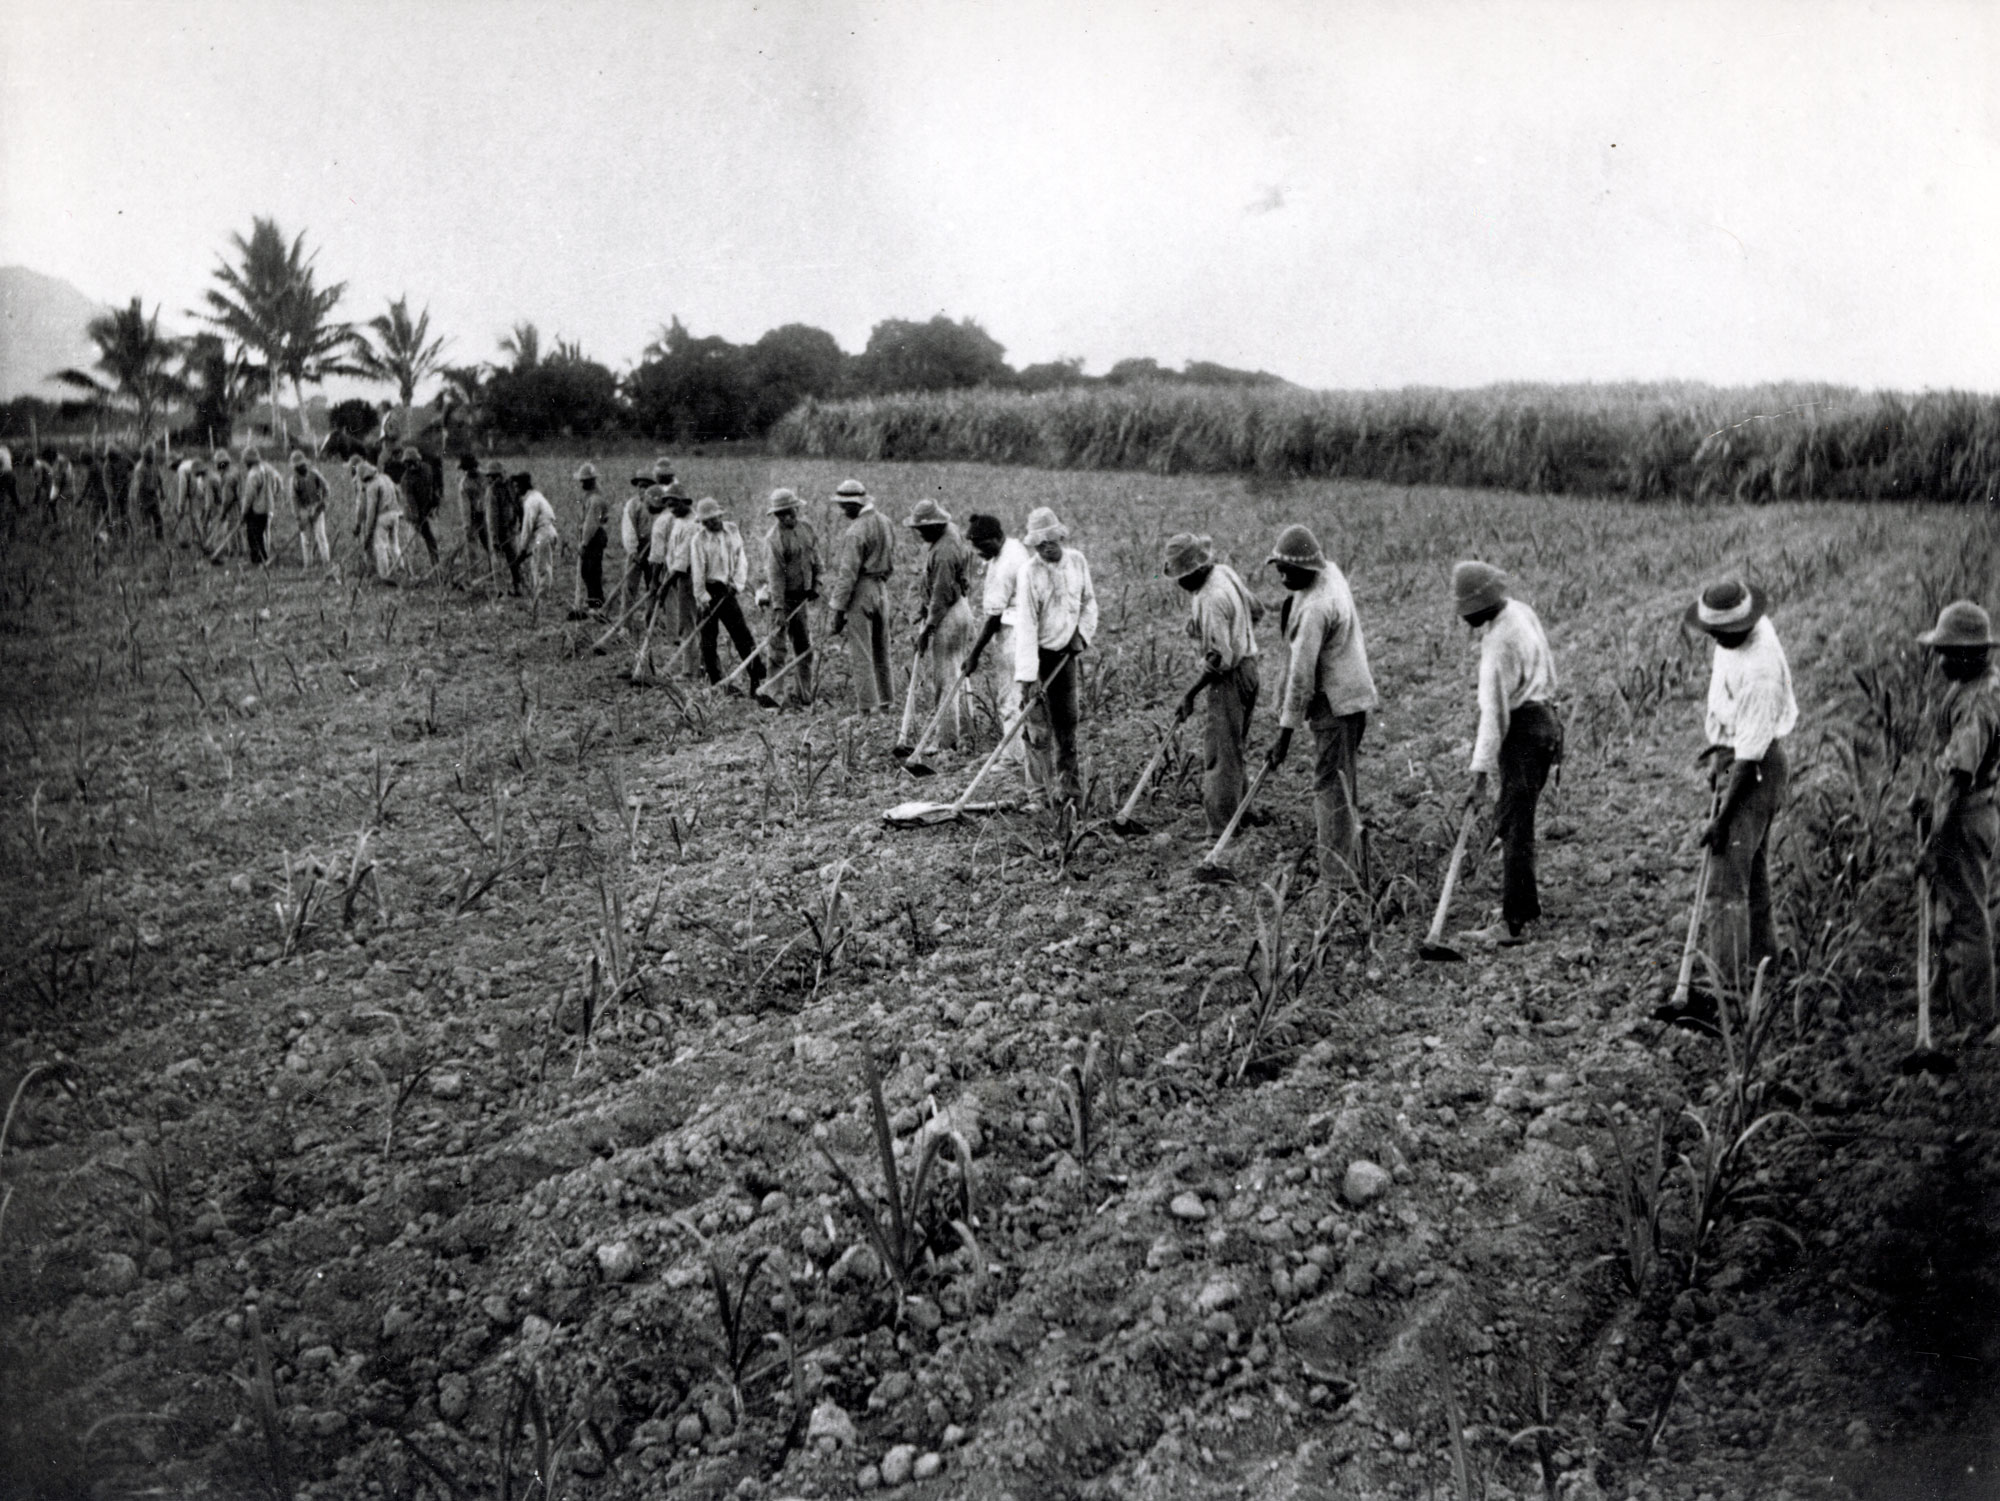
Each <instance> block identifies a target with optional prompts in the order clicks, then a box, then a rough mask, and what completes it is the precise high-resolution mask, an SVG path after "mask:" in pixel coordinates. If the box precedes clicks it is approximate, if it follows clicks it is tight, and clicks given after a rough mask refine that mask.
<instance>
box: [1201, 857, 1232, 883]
mask: <svg viewBox="0 0 2000 1501" xmlns="http://www.w3.org/2000/svg"><path fill="white" fill-rule="evenodd" d="M1194 878H1195V879H1196V880H1197V881H1205V882H1207V883H1208V884H1209V885H1210V886H1227V885H1229V884H1230V883H1231V882H1232V881H1234V880H1235V879H1236V872H1235V871H1233V870H1231V869H1230V868H1229V867H1228V866H1226V865H1217V864H1214V863H1212V862H1210V861H1207V860H1204V861H1202V862H1201V864H1199V865H1197V866H1196V867H1195V868H1194Z"/></svg>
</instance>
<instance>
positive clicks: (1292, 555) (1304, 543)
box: [1264, 523, 1326, 569]
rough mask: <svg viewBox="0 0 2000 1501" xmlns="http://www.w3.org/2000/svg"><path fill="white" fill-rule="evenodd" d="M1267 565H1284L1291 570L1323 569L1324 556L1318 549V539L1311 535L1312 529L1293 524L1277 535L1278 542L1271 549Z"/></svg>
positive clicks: (1324, 565)
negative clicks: (1291, 568)
mask: <svg viewBox="0 0 2000 1501" xmlns="http://www.w3.org/2000/svg"><path fill="white" fill-rule="evenodd" d="M1264 561H1265V562H1267V563H1285V564H1288V565H1290V566H1291V567H1293V568H1314V569H1318V568H1324V567H1326V554H1325V553H1323V552H1321V551H1320V549H1319V538H1317V537H1315V536H1314V535H1313V534H1312V528H1311V527H1307V526H1300V525H1298V524H1296V523H1294V524H1293V525H1291V526H1288V527H1286V528H1285V529H1284V530H1283V531H1282V532H1279V533H1278V542H1277V545H1276V546H1275V547H1273V548H1272V549H1271V556H1270V557H1268V558H1266V559H1265V560H1264Z"/></svg>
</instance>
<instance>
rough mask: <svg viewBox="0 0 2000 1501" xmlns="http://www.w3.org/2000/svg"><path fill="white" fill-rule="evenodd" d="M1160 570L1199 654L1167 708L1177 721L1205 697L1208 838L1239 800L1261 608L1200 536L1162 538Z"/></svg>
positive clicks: (1254, 705) (1204, 773)
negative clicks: (1191, 679)
mask: <svg viewBox="0 0 2000 1501" xmlns="http://www.w3.org/2000/svg"><path fill="white" fill-rule="evenodd" d="M1165 571H1166V575H1167V577H1168V578H1170V579H1172V580H1173V581H1174V582H1175V583H1176V584H1179V585H1180V586H1181V588H1183V589H1185V590H1186V591H1187V592H1188V594H1189V595H1190V596H1191V598H1190V599H1189V600H1188V620H1187V633H1188V635H1189V637H1190V638H1192V639H1193V641H1194V645H1195V650H1196V651H1197V652H1199V653H1200V654H1201V667H1202V674H1201V678H1200V680H1199V681H1197V682H1196V683H1195V685H1194V686H1193V687H1192V688H1189V689H1188V691H1187V692H1186V693H1185V694H1183V695H1182V696H1181V701H1180V703H1179V704H1178V705H1176V706H1175V708H1174V723H1175V724H1181V723H1183V722H1185V721H1186V720H1187V719H1188V717H1189V716H1190V715H1192V714H1193V713H1194V704H1195V700H1196V699H1197V698H1199V697H1201V695H1202V694H1203V693H1204V692H1206V693H1207V694H1208V728H1207V730H1206V732H1205V734H1204V736H1203V741H1202V778H1201V808H1202V812H1203V814H1204V815H1205V816H1206V817H1207V819H1208V833H1209V837H1210V838H1211V839H1213V838H1216V837H1217V836H1219V835H1220V834H1221V833H1222V831H1223V829H1224V828H1226V827H1227V826H1228V824H1229V819H1230V815H1231V814H1233V813H1234V812H1235V811H1236V805H1237V804H1238V803H1240V802H1242V801H1243V748H1244V745H1245V744H1246V743H1247V742H1248V741H1249V738H1250V716H1251V715H1252V714H1253V713H1254V712H1255V711H1256V708H1257V690H1258V687H1259V679H1258V671H1257V668H1258V663H1257V632H1256V625H1257V622H1258V621H1260V620H1262V619H1263V618H1264V606H1263V604H1262V603H1261V602H1260V601H1259V600H1258V598H1257V596H1256V595H1254V594H1252V593H1251V592H1250V590H1249V588H1248V587H1247V586H1246V585H1245V584H1244V582H1243V578H1242V575H1240V574H1239V573H1237V571H1236V570H1235V569H1234V568H1231V567H1230V566H1229V565H1228V564H1227V563H1218V562H1216V561H1215V546H1214V544H1213V543H1212V542H1211V541H1210V540H1209V539H1208V538H1207V537H1196V536H1193V535H1191V534H1189V533H1187V532H1182V533H1181V534H1180V535H1179V536H1176V537H1171V538H1169V539H1168V541H1167V555H1166V570H1165Z"/></svg>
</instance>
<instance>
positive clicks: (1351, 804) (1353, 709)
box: [1264, 525, 1380, 891]
mask: <svg viewBox="0 0 2000 1501" xmlns="http://www.w3.org/2000/svg"><path fill="white" fill-rule="evenodd" d="M1269 561H1270V563H1271V565H1272V566H1273V567H1275V568H1276V569H1277V570H1278V577H1279V578H1281V579H1282V580H1283V581H1284V585H1285V588H1286V589H1287V590H1289V591H1290V597H1289V598H1288V599H1286V601H1285V603H1284V607H1283V608H1282V609H1281V610H1280V611H1279V612H1278V630H1279V633H1280V634H1281V635H1282V636H1283V637H1284V638H1285V643H1286V645H1287V646H1289V647H1290V649H1291V659H1290V661H1289V662H1288V663H1287V664H1286V667H1285V686H1284V688H1283V690H1282V693H1281V696H1280V697H1279V700H1278V738H1277V739H1276V740H1275V741H1273V742H1272V744H1271V750H1270V753H1269V754H1268V755H1267V756H1266V757H1265V762H1264V764H1265V766H1266V768H1267V769H1269V770H1271V771H1276V770H1277V769H1278V768H1279V767H1280V766H1282V765H1284V764H1285V757H1286V756H1287V755H1289V754H1290V753H1291V748H1292V734H1293V732H1294V731H1295V730H1297V729H1298V728H1299V726H1300V725H1310V726H1311V728H1312V732H1313V741H1314V744H1315V747H1316V751H1317V754H1316V756H1315V758H1314V763H1313V826H1314V831H1315V834H1316V836H1317V845H1318V850H1319V879H1320V887H1321V890H1322V891H1331V890H1332V889H1333V882H1334V880H1335V879H1336V878H1337V876H1338V874H1339V872H1341V871H1342V870H1345V871H1346V872H1347V873H1348V874H1349V875H1350V876H1351V877H1352V878H1353V880H1354V881H1355V883H1356V884H1357V885H1358V884H1360V882H1361V880H1362V869H1361V799H1360V792H1359V789H1358V786H1357V783H1356V771H1357V768H1358V763H1359V760H1360V753H1361V737H1362V735H1363V734H1364V733H1365V732H1366V731H1367V729H1368V711H1369V710H1370V709H1372V708H1374V707H1375V705H1376V704H1377V703H1379V702H1380V699H1379V698H1378V697H1377V696H1376V693H1375V679H1374V677H1373V676H1372V675H1371V674H1370V673H1369V671H1368V647H1367V644H1366V642H1364V641H1363V640H1362V636H1361V616H1360V615H1359V614H1358V613H1357V612H1356V611H1355V608H1354V595H1353V593H1352V592H1351V591H1350V590H1349V589H1348V587H1347V578H1346V576H1345V575H1344V574H1342V573H1341V571H1340V570H1339V569H1338V568H1336V567H1335V566H1334V565H1333V563H1332V562H1331V561H1330V560H1329V559H1328V558H1327V556H1326V554H1325V553H1323V552H1322V551H1320V545H1319V539H1318V538H1316V537H1315V536H1313V534H1312V532H1311V531H1310V530H1309V529H1308V528H1306V527H1303V526H1296V525H1295V526H1288V527H1286V528H1285V529H1284V530H1283V531H1282V532H1280V533H1278V543H1277V546H1276V547H1274V548H1273V549H1272V550H1271V556H1270V559H1269Z"/></svg>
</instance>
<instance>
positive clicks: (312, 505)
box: [291, 468, 328, 521]
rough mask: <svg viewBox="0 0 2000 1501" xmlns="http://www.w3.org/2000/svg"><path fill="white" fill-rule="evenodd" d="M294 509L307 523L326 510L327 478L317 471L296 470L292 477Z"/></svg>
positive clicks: (310, 469) (308, 469) (311, 469)
mask: <svg viewBox="0 0 2000 1501" xmlns="http://www.w3.org/2000/svg"><path fill="white" fill-rule="evenodd" d="M291 485H292V509H293V510H294V511H296V512H298V514H299V515H301V516H303V517H304V518H305V519H306V520H307V521H311V520H312V518H313V517H315V516H318V515H319V514H320V513H322V512H323V511H325V510H326V498H327V495H328V490H327V484H326V476H325V475H323V474H321V473H320V472H319V471H318V470H317V469H313V468H306V469H303V470H299V469H294V470H293V471H292V476H291Z"/></svg>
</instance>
